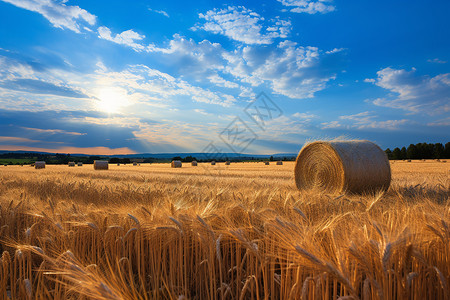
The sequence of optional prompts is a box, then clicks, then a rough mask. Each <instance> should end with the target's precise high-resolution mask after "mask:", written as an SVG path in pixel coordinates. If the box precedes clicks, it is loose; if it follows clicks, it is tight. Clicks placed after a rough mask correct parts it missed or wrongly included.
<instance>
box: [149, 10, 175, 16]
mask: <svg viewBox="0 0 450 300" xmlns="http://www.w3.org/2000/svg"><path fill="white" fill-rule="evenodd" d="M148 10H149V11H152V12H155V13H157V14H160V15H163V16H164V17H167V18H169V17H170V16H169V14H168V13H167V12H165V11H164V10H157V9H151V8H149V9H148Z"/></svg>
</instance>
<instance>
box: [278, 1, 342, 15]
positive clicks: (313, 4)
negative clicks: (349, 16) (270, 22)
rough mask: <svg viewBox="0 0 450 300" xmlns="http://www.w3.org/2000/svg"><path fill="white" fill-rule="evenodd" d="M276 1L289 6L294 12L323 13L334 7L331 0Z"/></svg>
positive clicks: (332, 9)
mask: <svg viewBox="0 0 450 300" xmlns="http://www.w3.org/2000/svg"><path fill="white" fill-rule="evenodd" d="M278 2H281V4H283V5H284V6H286V7H289V8H290V11H291V12H295V13H307V14H316V13H322V14H324V13H328V12H331V11H334V10H335V9H336V7H335V6H334V5H332V4H331V3H333V0H278Z"/></svg>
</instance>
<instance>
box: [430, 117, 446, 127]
mask: <svg viewBox="0 0 450 300" xmlns="http://www.w3.org/2000/svg"><path fill="white" fill-rule="evenodd" d="M427 126H450V117H448V118H444V119H440V120H436V121H434V122H431V123H428V124H427Z"/></svg>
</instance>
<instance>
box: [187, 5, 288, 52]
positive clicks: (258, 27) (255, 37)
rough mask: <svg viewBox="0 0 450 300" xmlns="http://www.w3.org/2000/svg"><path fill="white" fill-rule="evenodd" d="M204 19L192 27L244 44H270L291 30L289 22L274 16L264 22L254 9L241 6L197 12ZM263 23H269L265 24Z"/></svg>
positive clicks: (285, 35) (284, 36)
mask: <svg viewBox="0 0 450 300" xmlns="http://www.w3.org/2000/svg"><path fill="white" fill-rule="evenodd" d="M199 17H200V18H201V19H204V20H205V23H203V24H197V25H196V26H194V27H193V29H194V30H196V29H203V30H206V31H210V32H212V33H216V34H223V35H225V36H227V37H228V38H230V39H232V40H235V41H239V42H243V43H246V44H272V43H273V40H274V39H276V38H286V37H287V36H288V34H289V32H290V30H291V22H290V21H289V20H287V21H286V20H282V19H280V18H275V19H272V20H269V21H268V22H265V19H264V18H263V17H262V16H260V15H259V14H257V13H255V12H254V11H252V10H250V9H247V8H245V7H243V6H239V7H236V6H228V7H227V8H223V9H217V8H215V9H213V10H209V11H207V12H206V13H205V14H199ZM264 23H269V25H265V24H264Z"/></svg>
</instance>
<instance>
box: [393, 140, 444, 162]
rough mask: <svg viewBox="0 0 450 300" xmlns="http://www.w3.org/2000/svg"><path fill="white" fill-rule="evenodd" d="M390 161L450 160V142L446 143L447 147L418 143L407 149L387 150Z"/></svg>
mask: <svg viewBox="0 0 450 300" xmlns="http://www.w3.org/2000/svg"><path fill="white" fill-rule="evenodd" d="M385 152H386V154H387V156H388V158H389V159H392V160H397V159H441V158H449V159H450V142H448V143H446V144H445V146H444V145H442V144H441V143H436V144H428V143H418V144H415V145H414V144H411V145H409V146H408V148H406V147H402V148H401V149H400V148H398V147H397V148H394V150H391V149H389V148H387V149H386V150H385Z"/></svg>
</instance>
